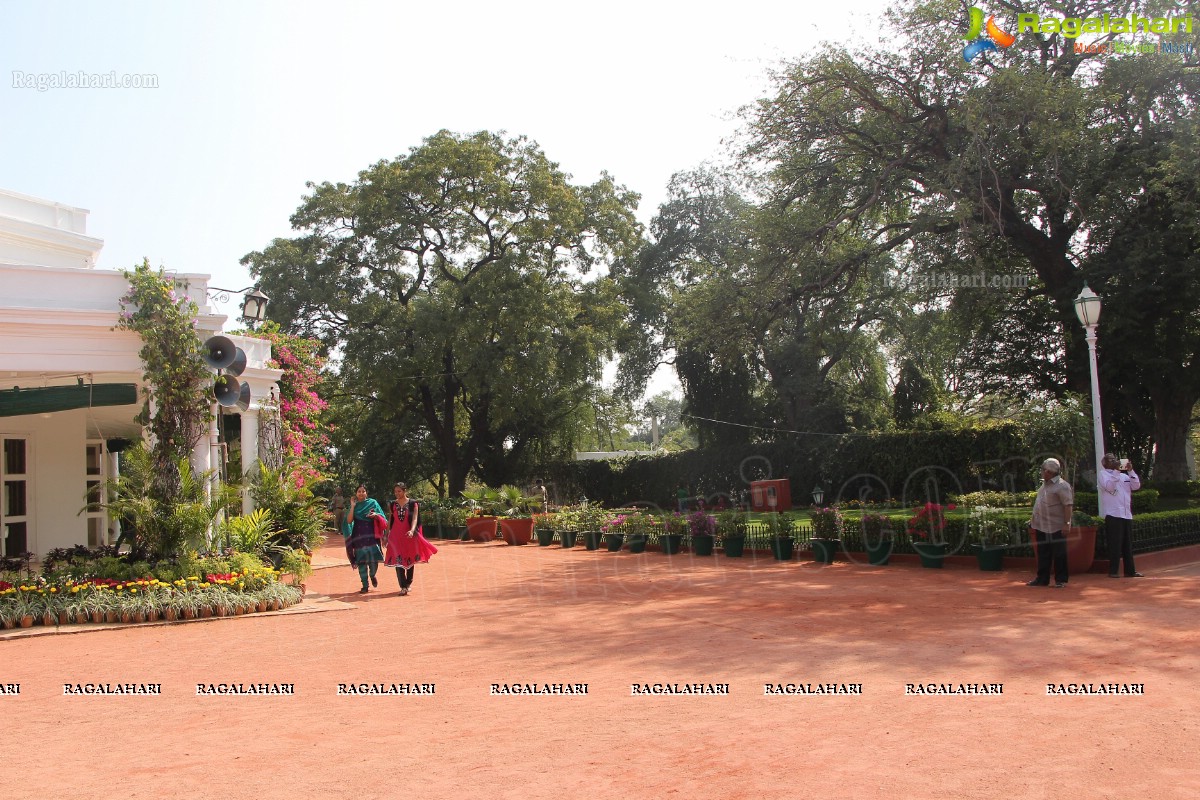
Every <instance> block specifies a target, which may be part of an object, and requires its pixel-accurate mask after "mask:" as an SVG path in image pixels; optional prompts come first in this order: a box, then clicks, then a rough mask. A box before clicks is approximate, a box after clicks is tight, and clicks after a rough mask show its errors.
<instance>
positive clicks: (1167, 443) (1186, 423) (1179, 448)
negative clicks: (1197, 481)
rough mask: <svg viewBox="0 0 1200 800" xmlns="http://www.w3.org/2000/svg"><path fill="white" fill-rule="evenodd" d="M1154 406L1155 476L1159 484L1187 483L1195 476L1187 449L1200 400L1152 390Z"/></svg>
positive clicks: (1179, 394)
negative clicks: (1167, 482)
mask: <svg viewBox="0 0 1200 800" xmlns="http://www.w3.org/2000/svg"><path fill="white" fill-rule="evenodd" d="M1151 399H1152V400H1153V402H1154V472H1153V477H1154V480H1156V481H1186V480H1191V479H1192V478H1194V477H1195V476H1194V475H1192V474H1191V472H1190V468H1189V465H1188V457H1187V448H1188V446H1189V445H1190V444H1191V442H1190V440H1189V436H1190V434H1191V427H1192V411H1193V409H1194V408H1195V407H1196V399H1197V398H1196V397H1194V396H1191V395H1186V394H1182V393H1171V392H1167V391H1164V390H1162V389H1158V390H1154V389H1152V390H1151Z"/></svg>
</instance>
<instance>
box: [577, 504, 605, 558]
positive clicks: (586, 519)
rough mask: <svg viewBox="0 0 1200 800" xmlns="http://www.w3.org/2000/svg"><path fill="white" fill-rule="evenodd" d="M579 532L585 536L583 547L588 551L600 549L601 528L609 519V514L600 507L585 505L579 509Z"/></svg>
mask: <svg viewBox="0 0 1200 800" xmlns="http://www.w3.org/2000/svg"><path fill="white" fill-rule="evenodd" d="M578 515H579V530H580V532H581V533H582V534H583V546H584V547H586V548H587V549H588V550H599V549H600V537H601V536H603V533H602V532H601V530H600V526H601V525H603V524H604V521H605V520H607V519H608V513H607V512H606V511H605V510H604V509H603V508H601V507H600V506H598V505H590V504H588V503H584V504H582V505H581V506H580V507H579V512H578Z"/></svg>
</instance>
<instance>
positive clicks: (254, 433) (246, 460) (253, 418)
mask: <svg viewBox="0 0 1200 800" xmlns="http://www.w3.org/2000/svg"><path fill="white" fill-rule="evenodd" d="M257 471H258V409H257V408H255V407H254V406H251V407H250V408H248V409H246V410H245V411H243V412H242V477H243V478H248V477H253V475H254V474H255V473H256V472H257ZM253 510H254V498H252V497H251V496H250V489H249V487H247V488H246V489H245V490H244V491H243V492H242V513H243V514H249V513H250V512H252V511H253Z"/></svg>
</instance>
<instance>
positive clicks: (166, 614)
mask: <svg viewBox="0 0 1200 800" xmlns="http://www.w3.org/2000/svg"><path fill="white" fill-rule="evenodd" d="M178 616H179V615H178V613H177V612H176V611H175V609H173V608H165V609H163V619H165V620H166V621H167V622H174V621H175V620H176V619H177V618H178Z"/></svg>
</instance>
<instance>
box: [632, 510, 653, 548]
mask: <svg viewBox="0 0 1200 800" xmlns="http://www.w3.org/2000/svg"><path fill="white" fill-rule="evenodd" d="M657 527H658V525H657V524H656V523H655V520H654V517H652V516H650V515H649V514H644V513H641V512H639V511H634V512H631V513H629V514H626V515H625V523H624V529H625V542H626V544H628V545H629V552H631V553H644V552H646V545H648V544H649V543H650V537H651V536H653V535H654V534H655V532H656V531H655V529H656V528H657Z"/></svg>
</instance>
